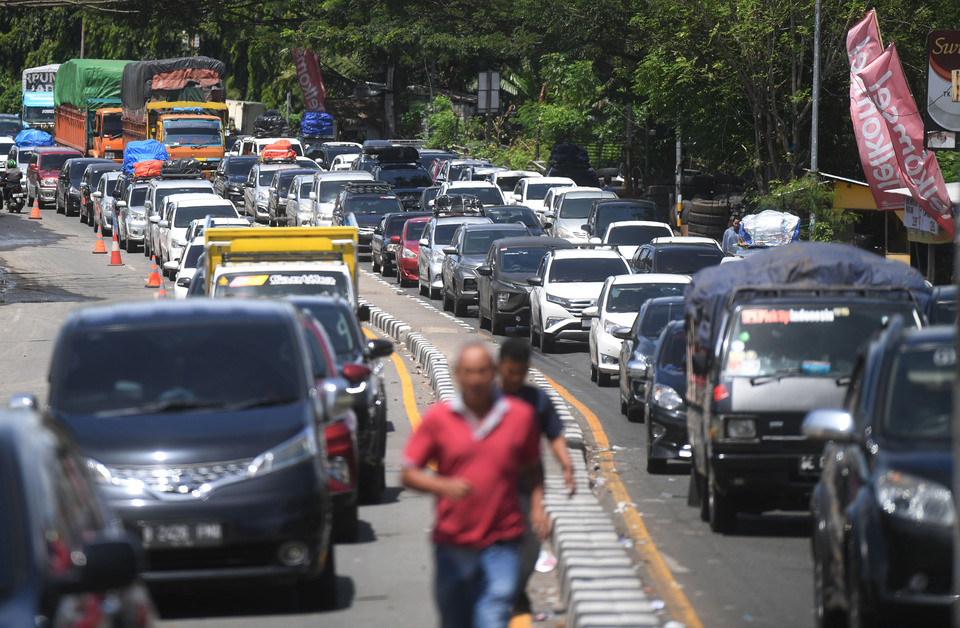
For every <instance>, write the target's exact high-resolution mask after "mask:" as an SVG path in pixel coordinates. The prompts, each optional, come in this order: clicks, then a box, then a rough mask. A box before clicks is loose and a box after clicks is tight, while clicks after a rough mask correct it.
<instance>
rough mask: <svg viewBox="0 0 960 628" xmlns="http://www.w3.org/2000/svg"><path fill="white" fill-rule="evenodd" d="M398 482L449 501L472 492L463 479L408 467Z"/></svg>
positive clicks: (404, 469)
mask: <svg viewBox="0 0 960 628" xmlns="http://www.w3.org/2000/svg"><path fill="white" fill-rule="evenodd" d="M400 481H401V483H402V484H403V485H404V486H405V487H406V488H412V489H413V490H415V491H423V492H424V493H433V494H434V495H439V496H441V497H448V498H450V499H462V498H464V497H466V496H467V495H469V494H470V492H471V491H472V490H473V487H471V486H470V483H469V482H467V481H466V480H464V479H463V478H453V477H445V476H442V475H437V474H436V473H433V472H429V471H424V470H423V469H420V468H417V467H410V466H406V467H404V468H403V473H402V474H401V476H400ZM541 485H542V483H541Z"/></svg>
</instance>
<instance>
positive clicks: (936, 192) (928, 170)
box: [851, 44, 953, 237]
mask: <svg viewBox="0 0 960 628" xmlns="http://www.w3.org/2000/svg"><path fill="white" fill-rule="evenodd" d="M856 76H857V78H858V79H860V81H861V82H862V85H863V86H864V87H865V91H864V92H862V94H861V98H860V100H858V101H857V106H858V108H859V110H860V112H861V113H860V117H861V118H862V117H863V116H864V115H866V119H868V120H871V121H874V122H871V123H870V124H869V125H866V124H865V125H864V126H862V127H861V130H862V132H863V133H864V138H865V139H867V140H868V142H867V144H868V145H870V142H872V143H873V146H874V148H873V149H872V150H871V153H870V155H871V160H870V164H871V165H873V164H878V166H879V165H886V164H891V163H895V164H896V165H897V166H898V167H899V170H900V179H901V180H902V181H903V183H904V184H905V187H906V188H907V189H909V190H910V194H911V196H913V199H914V200H915V201H916V202H917V204H918V205H920V207H921V209H923V211H925V212H926V213H927V214H929V215H930V216H931V217H932V218H933V219H934V220H936V221H937V224H938V225H940V227H941V228H942V229H943V230H944V231H946V232H947V233H949V234H950V236H951V237H953V213H952V209H951V207H952V204H951V202H950V196H949V195H948V194H947V188H946V184H945V183H944V181H943V175H942V174H941V172H940V164H938V163H937V157H936V155H935V154H934V153H933V152H932V151H927V150H924V148H923V118H922V117H921V115H920V111H919V110H918V109H917V104H916V101H914V99H913V94H911V93H910V87H909V86H908V85H907V80H906V77H904V75H903V66H902V65H901V64H900V57H899V56H898V55H897V49H896V47H895V46H894V45H893V44H890V46H888V47H887V49H886V50H884V51H883V52H882V53H881V54H880V56H879V57H877V58H876V59H874V60H873V61H872V62H870V63H869V64H868V65H867V66H866V67H864V68H863V69H862V70H860V71H859V72H857V73H856ZM851 106H852V105H851ZM871 109H872V110H873V112H879V114H880V116H879V119H878V118H877V116H876V114H875V113H873V112H871ZM861 151H862V149H861ZM871 189H872V185H871ZM901 207H902V205H901Z"/></svg>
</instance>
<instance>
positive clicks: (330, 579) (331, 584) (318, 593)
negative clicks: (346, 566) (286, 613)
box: [297, 543, 338, 611]
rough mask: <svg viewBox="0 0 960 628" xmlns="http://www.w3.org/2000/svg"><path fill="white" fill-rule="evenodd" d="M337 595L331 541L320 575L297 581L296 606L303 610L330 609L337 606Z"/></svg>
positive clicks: (335, 570)
mask: <svg viewBox="0 0 960 628" xmlns="http://www.w3.org/2000/svg"><path fill="white" fill-rule="evenodd" d="M337 597H338V596H337V569H336V560H335V558H334V549H333V544H332V543H331V544H330V547H329V548H328V549H327V562H326V564H325V565H324V566H323V571H321V572H320V575H318V576H314V577H311V578H305V579H303V580H301V581H300V582H298V583H297V606H298V607H299V609H300V610H304V611H318V610H331V609H334V608H336V607H337Z"/></svg>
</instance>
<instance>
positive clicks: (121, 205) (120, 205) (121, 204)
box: [117, 201, 127, 208]
mask: <svg viewBox="0 0 960 628" xmlns="http://www.w3.org/2000/svg"><path fill="white" fill-rule="evenodd" d="M126 206H127V202H126V201H117V207H119V208H124V207H126Z"/></svg>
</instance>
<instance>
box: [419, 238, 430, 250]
mask: <svg viewBox="0 0 960 628" xmlns="http://www.w3.org/2000/svg"><path fill="white" fill-rule="evenodd" d="M420 246H425V247H427V248H428V249H429V248H430V240H428V239H426V238H420Z"/></svg>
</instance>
